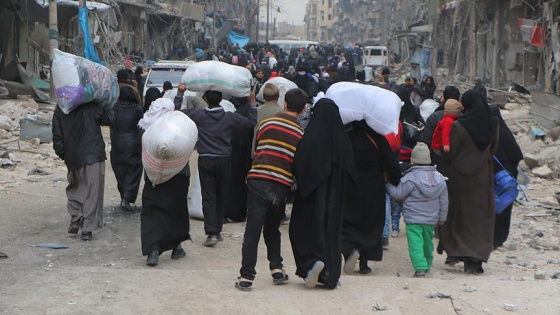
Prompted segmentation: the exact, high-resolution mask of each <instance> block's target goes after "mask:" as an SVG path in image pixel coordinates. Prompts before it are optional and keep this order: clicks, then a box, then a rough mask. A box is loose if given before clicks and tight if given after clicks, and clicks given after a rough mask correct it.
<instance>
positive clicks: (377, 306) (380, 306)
mask: <svg viewBox="0 0 560 315" xmlns="http://www.w3.org/2000/svg"><path fill="white" fill-rule="evenodd" d="M387 310H389V308H388V307H387V306H385V305H379V304H375V306H374V307H373V311H374V312H376V311H377V312H379V311H387Z"/></svg>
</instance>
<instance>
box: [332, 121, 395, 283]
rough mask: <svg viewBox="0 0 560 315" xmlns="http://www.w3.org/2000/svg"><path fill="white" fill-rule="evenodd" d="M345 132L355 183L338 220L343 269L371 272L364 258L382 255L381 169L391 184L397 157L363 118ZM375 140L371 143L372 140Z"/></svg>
mask: <svg viewBox="0 0 560 315" xmlns="http://www.w3.org/2000/svg"><path fill="white" fill-rule="evenodd" d="M348 136H349V138H350V143H352V148H353V151H354V159H355V163H356V184H355V185H354V187H353V188H352V189H351V190H350V191H349V193H348V203H347V206H348V207H347V209H346V211H345V212H344V221H343V224H342V254H343V255H344V258H345V261H346V262H345V264H344V272H346V273H353V272H354V268H355V265H356V262H357V261H358V260H359V261H360V272H361V273H363V274H367V273H370V272H371V268H369V267H368V261H369V260H373V261H381V260H382V259H383V245H382V241H381V238H382V234H383V228H384V226H385V175H384V174H385V172H387V173H388V174H389V178H390V180H391V183H392V184H393V185H398V184H399V179H400V177H401V176H400V170H399V160H398V158H397V156H396V155H395V153H394V152H393V151H391V148H390V146H389V143H388V142H387V139H385V137H384V136H382V135H380V134H378V133H377V132H375V131H374V130H373V129H371V128H370V127H369V126H368V125H367V124H366V122H365V121H363V120H362V121H357V122H353V123H352V124H351V128H350V130H348ZM374 143H375V144H374Z"/></svg>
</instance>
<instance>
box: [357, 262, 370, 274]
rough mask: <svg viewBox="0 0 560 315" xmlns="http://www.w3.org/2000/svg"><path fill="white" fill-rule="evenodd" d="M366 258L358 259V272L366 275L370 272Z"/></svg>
mask: <svg viewBox="0 0 560 315" xmlns="http://www.w3.org/2000/svg"><path fill="white" fill-rule="evenodd" d="M367 262H368V261H367V260H360V273H361V274H364V275H367V274H368V273H371V268H370V267H368V265H367Z"/></svg>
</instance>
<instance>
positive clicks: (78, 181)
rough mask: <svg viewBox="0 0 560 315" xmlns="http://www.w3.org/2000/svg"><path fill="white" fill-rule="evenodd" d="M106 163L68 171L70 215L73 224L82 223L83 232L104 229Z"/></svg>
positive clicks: (67, 192) (67, 190)
mask: <svg viewBox="0 0 560 315" xmlns="http://www.w3.org/2000/svg"><path fill="white" fill-rule="evenodd" d="M104 190H105V161H103V162H99V163H95V164H90V165H85V166H82V167H80V168H79V169H76V170H73V171H68V186H67V187H66V196H67V197H68V213H69V214H70V217H71V222H77V221H78V222H80V221H81V222H80V225H81V226H80V228H81V229H82V232H91V231H94V230H96V229H98V228H102V227H103V195H104Z"/></svg>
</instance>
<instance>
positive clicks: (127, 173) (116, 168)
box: [111, 86, 143, 211]
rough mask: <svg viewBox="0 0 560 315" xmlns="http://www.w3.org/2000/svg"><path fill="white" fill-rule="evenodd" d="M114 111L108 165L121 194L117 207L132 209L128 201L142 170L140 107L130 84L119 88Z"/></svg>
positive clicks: (133, 194)
mask: <svg viewBox="0 0 560 315" xmlns="http://www.w3.org/2000/svg"><path fill="white" fill-rule="evenodd" d="M113 112H114V113H115V121H114V124H113V125H112V126H111V167H112V168H113V172H114V173H115V177H116V179H117V188H118V190H119V193H120V196H121V204H120V206H121V208H122V209H123V210H127V211H132V210H133V209H132V206H131V205H130V203H135V202H136V197H137V196H138V189H139V187H140V180H141V179H142V170H143V168H142V143H141V136H140V133H139V130H138V121H139V120H140V119H141V118H142V107H141V105H140V104H138V102H137V98H136V95H135V93H134V90H133V88H132V87H130V86H124V87H122V88H121V89H120V95H119V99H118V101H117V103H116V104H115V106H114V107H113Z"/></svg>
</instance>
